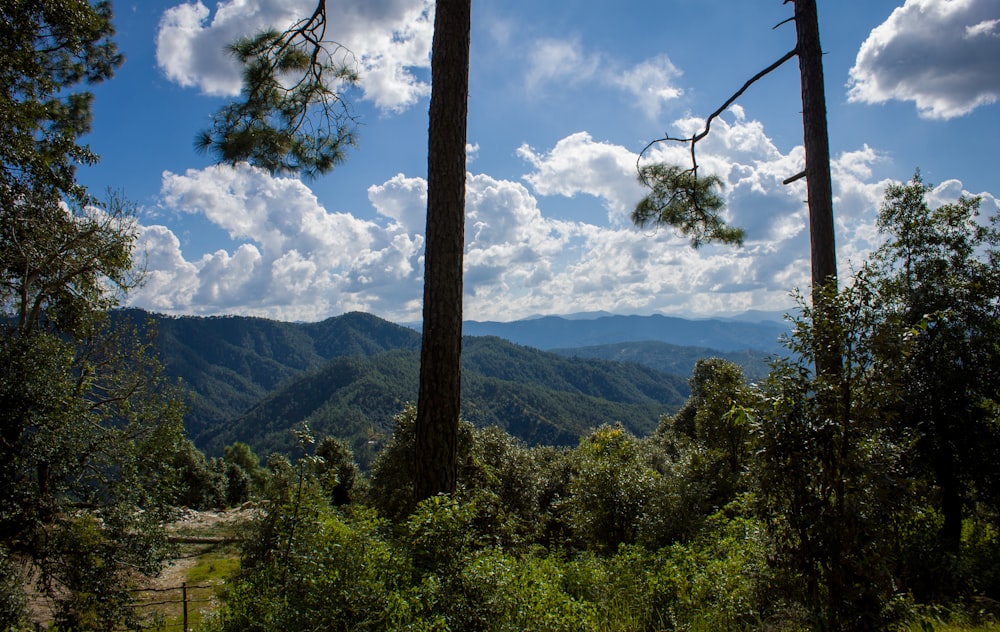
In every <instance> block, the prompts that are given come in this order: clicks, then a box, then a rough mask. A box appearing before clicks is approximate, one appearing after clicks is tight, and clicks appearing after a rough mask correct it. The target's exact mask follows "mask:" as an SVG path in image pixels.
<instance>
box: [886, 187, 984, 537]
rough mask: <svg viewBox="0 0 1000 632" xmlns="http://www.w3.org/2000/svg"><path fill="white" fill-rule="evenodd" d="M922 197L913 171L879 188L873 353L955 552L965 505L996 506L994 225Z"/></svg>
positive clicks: (975, 205)
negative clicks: (880, 312) (898, 393)
mask: <svg viewBox="0 0 1000 632" xmlns="http://www.w3.org/2000/svg"><path fill="white" fill-rule="evenodd" d="M930 191H931V187H930V185H928V184H926V183H924V181H923V180H922V179H921V177H920V173H919V172H917V173H916V174H915V175H914V176H913V179H912V180H910V182H909V183H906V184H898V185H891V186H889V187H888V188H887V189H886V193H885V199H884V202H883V204H882V207H881V209H880V211H879V219H878V225H879V230H880V231H881V232H882V234H884V235H885V236H886V237H887V241H886V243H885V244H884V245H883V246H882V247H881V248H880V249H879V250H878V251H877V252H876V253H875V255H874V257H873V263H872V265H873V269H874V272H875V274H876V275H877V276H876V278H877V281H878V284H879V292H880V296H881V298H882V301H883V304H884V310H885V330H886V335H885V336H884V338H885V339H886V341H887V344H886V345H884V346H883V348H882V351H883V353H885V354H886V355H887V357H888V359H889V360H891V361H892V362H893V363H895V364H897V365H898V366H899V368H900V372H901V380H902V381H903V384H904V387H903V396H902V397H901V398H900V399H899V400H898V401H897V403H896V406H894V409H893V418H894V419H896V420H898V421H897V423H898V424H899V425H900V426H901V428H902V429H905V430H907V431H910V432H914V433H916V434H917V436H918V437H919V439H918V440H917V441H916V443H915V444H914V449H913V453H912V455H911V456H912V467H913V468H914V472H915V473H916V474H917V475H919V476H921V477H923V476H924V475H927V476H928V478H929V479H930V481H931V482H932V484H933V486H934V488H935V489H936V490H937V494H936V495H935V496H936V497H937V498H938V500H937V501H936V502H935V504H936V506H937V508H938V509H939V510H940V512H941V514H942V515H943V518H944V521H943V524H942V526H941V532H940V543H941V546H942V548H943V550H944V551H946V552H948V553H950V554H952V555H954V554H957V553H958V552H959V546H960V541H961V536H962V522H963V517H964V516H965V515H966V510H967V508H968V507H969V506H970V504H971V503H972V502H974V501H985V502H988V503H990V504H994V507H995V506H996V504H995V503H996V500H997V497H996V495H994V494H992V493H991V490H995V489H996V478H995V469H994V468H992V467H990V466H989V465H987V464H990V463H995V462H996V460H997V458H998V457H1000V431H998V428H997V425H996V419H997V414H996V410H997V409H996V405H997V402H998V401H1000V388H998V384H1000V348H998V346H997V341H998V340H1000V267H998V264H1000V227H998V221H1000V220H998V216H996V215H994V216H993V217H992V218H991V221H992V224H990V225H986V224H983V223H980V221H979V219H978V215H979V206H980V199H979V198H970V197H965V196H963V197H961V198H960V199H959V200H958V201H957V202H955V203H951V204H945V205H942V206H940V207H938V208H931V207H930V205H929V204H928V203H927V199H926V196H927V193H929V192H930ZM889 341H892V342H893V344H888V342H889Z"/></svg>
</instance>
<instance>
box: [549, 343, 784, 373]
mask: <svg viewBox="0 0 1000 632" xmlns="http://www.w3.org/2000/svg"><path fill="white" fill-rule="evenodd" d="M551 351H552V353H556V354H559V355H561V356H566V357H570V358H592V359H599V360H610V361H614V362H635V363H638V364H642V365H645V366H648V367H650V368H653V369H656V370H657V371H662V372H664V373H670V374H672V375H691V373H692V372H693V371H694V365H695V363H697V362H698V360H701V359H703V358H712V357H714V358H723V359H724V360H729V361H730V362H732V363H734V364H738V365H740V366H741V367H743V373H744V375H745V376H746V378H747V379H748V380H750V381H754V380H760V379H762V378H763V377H765V376H766V375H767V373H768V371H769V370H770V367H769V364H768V362H769V360H770V358H771V357H772V356H773V355H774V354H773V353H764V352H763V351H756V350H753V349H745V350H743V351H717V350H715V349H709V348H707V347H683V346H680V345H672V344H669V343H666V342H659V341H656V340H646V341H643V342H619V343H616V344H609V345H596V346H592V347H572V348H568V349H552V350H551Z"/></svg>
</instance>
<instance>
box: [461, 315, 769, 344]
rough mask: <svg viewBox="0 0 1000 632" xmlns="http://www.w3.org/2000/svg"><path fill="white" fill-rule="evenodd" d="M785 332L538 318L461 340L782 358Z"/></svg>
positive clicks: (484, 326) (478, 325) (494, 326)
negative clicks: (627, 345) (658, 346)
mask: <svg viewBox="0 0 1000 632" xmlns="http://www.w3.org/2000/svg"><path fill="white" fill-rule="evenodd" d="M787 332H788V326H787V325H786V324H785V323H782V322H779V321H775V320H760V321H756V322H748V321H743V320H736V319H722V318H713V319H705V320H690V319H686V318H677V317H673V316H663V315H652V316H603V317H599V318H592V319H577V318H567V317H562V316H543V317H541V318H531V319H527V320H518V321H513V322H506V323H502V322H478V321H466V322H465V323H464V326H463V333H464V334H465V335H467V336H497V337H499V338H504V339H506V340H509V341H511V342H514V343H516V344H521V345H526V346H529V347H535V348H536V349H543V350H549V349H569V348H574V347H592V346H597V345H608V344H616V343H622V342H642V341H647V340H648V341H658V342H666V343H669V344H672V345H681V346H688V347H692V346H693V347H707V348H709V349H716V350H718V351H745V350H748V349H752V350H755V351H762V352H764V353H782V352H783V351H784V347H782V346H781V343H780V342H779V339H780V338H781V336H782V335H783V334H786V333H787Z"/></svg>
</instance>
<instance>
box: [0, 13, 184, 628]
mask: <svg viewBox="0 0 1000 632" xmlns="http://www.w3.org/2000/svg"><path fill="white" fill-rule="evenodd" d="M0 17H2V20H0V24H2V25H3V26H2V27H0V29H2V35H3V36H2V37H0V87H2V89H0V95H2V96H0V550H2V551H3V555H4V560H3V562H4V566H7V562H8V560H11V559H17V560H18V562H19V563H20V564H22V565H23V566H22V568H23V570H22V574H21V577H22V578H29V577H30V578H32V579H31V581H34V582H35V583H36V588H37V590H38V592H39V594H40V595H41V597H42V598H47V599H48V600H49V602H50V604H51V605H52V606H53V611H54V613H55V615H56V623H57V625H59V626H60V627H61V628H63V629H81V628H84V629H87V628H95V627H98V626H99V625H100V626H103V627H112V626H114V625H118V624H120V623H127V622H129V621H130V619H131V618H132V614H131V610H130V609H129V608H128V607H127V605H128V603H129V602H130V600H131V594H130V593H129V588H130V587H131V584H132V581H133V580H134V578H135V576H136V573H149V574H155V573H156V572H157V571H158V569H159V565H160V563H161V562H162V560H163V558H164V556H165V547H164V544H165V536H164V534H163V530H162V528H161V527H160V524H161V522H162V521H163V520H164V519H165V517H166V515H167V511H168V510H167V507H166V505H165V503H166V502H167V501H168V500H169V498H170V494H171V491H172V490H171V483H172V472H171V469H170V461H171V458H172V457H173V455H174V454H175V452H176V451H177V449H178V447H179V445H180V439H181V435H182V431H183V428H182V425H181V417H182V413H183V411H182V410H181V407H180V404H179V401H180V400H179V395H178V393H177V391H176V390H175V388H174V386H173V385H172V384H170V383H169V382H168V381H166V380H165V379H164V378H163V377H162V376H161V373H160V365H159V362H158V361H157V360H156V358H155V357H154V354H153V353H152V349H151V346H150V344H149V342H148V339H147V338H146V337H144V336H142V335H140V334H139V333H138V331H137V329H138V328H137V327H115V328H111V327H109V326H108V323H107V317H106V315H107V311H108V310H109V309H112V308H114V307H116V306H117V305H119V304H120V303H121V302H122V301H123V299H124V296H125V294H126V293H127V292H128V291H129V290H130V289H132V288H134V287H135V286H136V285H137V284H138V283H139V282H140V281H141V274H140V273H139V271H138V270H137V269H136V268H134V267H133V260H132V256H133V249H134V246H135V241H136V238H137V236H138V224H137V222H136V219H135V205H134V204H132V203H131V202H129V201H128V200H126V199H125V197H124V196H123V195H121V194H119V193H115V192H110V193H109V194H108V197H107V199H106V201H104V202H98V201H96V200H95V199H93V198H92V197H91V196H90V195H89V194H88V193H87V191H86V190H85V189H84V188H83V187H82V186H80V185H78V184H77V182H76V180H75V169H76V166H77V165H80V164H92V163H94V162H96V160H97V156H96V154H94V153H93V152H92V151H91V150H90V148H89V147H87V146H86V145H81V144H79V142H78V138H79V137H80V136H81V135H83V134H85V133H86V132H87V131H89V129H90V122H91V101H92V95H91V94H90V93H89V92H86V91H82V90H80V84H92V83H96V82H100V81H102V80H104V79H107V78H109V77H111V75H112V74H113V72H114V70H115V69H116V68H117V67H118V65H119V64H120V63H121V61H122V57H121V55H119V54H118V52H117V49H116V47H115V44H114V42H113V41H112V40H111V37H112V35H113V34H114V31H113V28H112V25H111V6H110V3H108V2H98V3H96V4H91V3H90V2H81V1H78V0H40V1H37V2H36V1H32V2H25V1H21V0H14V1H12V2H4V3H3V4H2V6H0ZM14 597H15V598H13V599H12V603H17V601H18V600H17V598H16V595H15V596H14ZM5 616H7V615H5Z"/></svg>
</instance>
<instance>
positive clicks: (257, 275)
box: [133, 165, 423, 320]
mask: <svg viewBox="0 0 1000 632" xmlns="http://www.w3.org/2000/svg"><path fill="white" fill-rule="evenodd" d="M161 199H162V204H163V206H164V207H165V209H166V210H167V211H169V212H173V213H182V214H187V213H197V214H199V215H203V216H204V217H205V218H206V219H208V220H209V221H211V222H212V223H213V224H215V225H217V226H219V227H220V228H222V229H224V230H226V231H227V232H228V233H229V235H230V237H231V238H232V239H234V240H236V241H237V242H240V243H239V245H238V246H237V247H236V248H235V250H234V252H232V253H230V252H227V251H225V250H219V251H216V252H214V253H211V254H206V255H204V256H202V257H201V258H200V259H198V260H196V261H187V260H185V258H184V256H183V253H182V252H181V249H180V242H179V240H178V239H177V238H176V237H175V236H174V235H173V233H172V232H170V231H169V230H168V229H166V228H165V227H163V226H154V227H147V228H146V229H145V230H144V232H143V236H142V239H141V241H142V244H141V246H142V247H143V249H144V250H145V251H146V252H147V253H148V254H147V257H146V261H147V268H148V269H149V270H150V275H149V276H150V281H151V282H150V283H147V287H146V288H143V289H142V290H141V291H140V292H139V293H137V294H136V295H135V296H134V297H133V302H134V303H135V304H137V305H140V306H149V307H151V308H153V309H157V310H160V311H165V312H171V313H190V312H192V311H193V312H196V313H208V314H212V313H241V314H255V315H264V316H269V317H272V318H283V319H290V320H315V319H319V318H324V317H326V316H329V315H330V314H331V313H341V312H343V311H347V310H351V309H363V310H367V311H373V312H376V313H383V314H386V315H393V316H402V315H404V314H403V312H401V311H399V310H401V309H405V308H404V307H401V306H405V305H406V304H407V303H408V302H410V303H411V302H412V301H414V300H415V299H416V298H417V297H419V296H420V286H419V283H418V276H419V273H420V272H421V270H420V269H419V266H418V265H417V260H418V258H419V256H420V252H421V248H422V245H423V239H422V237H421V236H420V235H419V234H413V233H410V232H408V231H407V230H406V229H405V228H404V227H403V225H402V224H400V223H399V222H398V221H391V222H390V223H389V224H388V225H387V226H382V225H380V224H378V223H376V222H373V221H367V220H362V219H359V218H357V217H355V216H353V215H350V214H346V213H331V212H328V211H327V210H326V209H324V208H323V207H322V206H321V205H320V204H319V202H318V200H317V199H316V197H315V196H314V195H313V193H312V191H310V190H309V188H308V187H306V186H305V185H304V184H302V183H301V182H300V181H298V180H295V179H292V178H281V177H273V176H270V175H268V174H267V173H266V172H264V171H262V170H260V169H255V168H253V167H250V166H247V165H241V166H239V167H236V168H231V167H209V168H206V169H201V170H196V169H191V170H188V171H187V172H186V173H184V174H183V175H178V174H173V173H170V172H165V173H164V175H163V186H162V189H161ZM418 200H419V198H418ZM387 217H389V216H388V215H387ZM405 315H406V316H410V314H405Z"/></svg>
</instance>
